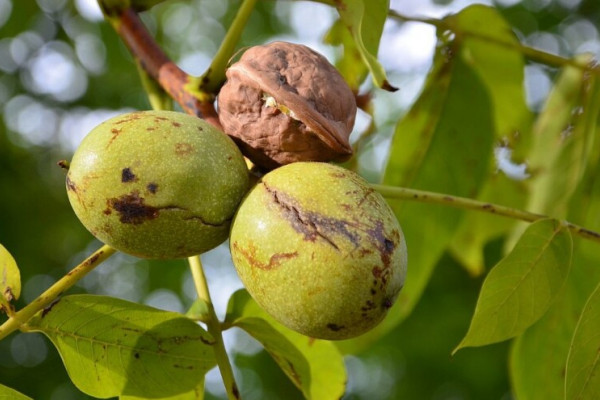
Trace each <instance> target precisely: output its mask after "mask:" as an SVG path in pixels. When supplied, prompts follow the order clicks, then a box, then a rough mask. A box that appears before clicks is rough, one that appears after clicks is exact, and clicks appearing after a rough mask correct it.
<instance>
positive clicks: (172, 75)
mask: <svg viewBox="0 0 600 400" xmlns="http://www.w3.org/2000/svg"><path fill="white" fill-rule="evenodd" d="M108 19H109V20H110V22H111V23H112V25H113V27H114V28H115V30H116V32H117V33H118V34H119V36H121V38H122V39H123V42H124V43H125V45H127V47H128V48H129V50H130V51H131V53H132V55H133V57H134V58H135V59H136V60H137V61H138V62H139V63H140V65H141V67H142V68H143V69H144V70H145V71H146V72H147V73H148V75H150V76H151V77H152V78H153V79H155V80H156V81H157V82H158V83H159V84H160V86H161V87H162V88H163V89H164V90H165V91H166V92H167V93H168V94H169V95H170V96H171V97H172V98H173V99H174V100H175V101H176V102H177V103H179V104H180V105H181V107H182V108H183V110H184V111H185V112H186V113H188V114H191V115H195V116H197V117H199V118H203V119H205V120H206V121H207V122H209V123H210V124H212V125H214V126H216V127H217V128H219V129H221V124H220V122H219V117H218V115H217V112H216V110H215V107H214V104H213V99H214V96H213V95H211V94H208V93H204V92H200V91H197V90H194V89H193V86H192V84H191V83H192V82H191V80H192V78H191V77H190V76H189V75H188V74H186V73H185V72H184V71H183V70H181V68H179V67H178V66H177V65H176V64H175V63H174V62H173V61H171V60H170V59H169V57H168V56H167V55H166V54H165V53H164V52H163V50H162V49H161V48H160V46H159V45H158V44H157V43H156V41H155V40H154V38H153V37H152V36H151V35H150V33H149V32H148V30H147V29H146V27H145V26H144V23H143V22H142V20H141V19H140V17H139V15H138V14H137V13H136V12H135V10H133V9H132V8H126V9H125V10H123V12H122V13H120V14H119V15H118V16H117V17H110V18H108Z"/></svg>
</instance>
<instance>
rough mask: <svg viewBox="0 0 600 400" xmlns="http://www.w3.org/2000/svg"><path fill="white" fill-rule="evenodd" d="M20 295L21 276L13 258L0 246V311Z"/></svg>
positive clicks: (8, 307) (9, 305) (8, 306)
mask: <svg viewBox="0 0 600 400" xmlns="http://www.w3.org/2000/svg"><path fill="white" fill-rule="evenodd" d="M20 295H21V274H20V272H19V267H17V263H16V261H15V259H14V258H13V256H12V255H11V254H10V253H9V252H8V250H6V248H5V247H4V246H2V245H1V244H0V310H2V309H3V308H5V309H7V310H9V309H10V307H12V306H11V304H10V303H11V302H12V301H13V300H17V299H18V298H19V296H20Z"/></svg>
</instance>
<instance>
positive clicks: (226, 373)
mask: <svg viewBox="0 0 600 400" xmlns="http://www.w3.org/2000/svg"><path fill="white" fill-rule="evenodd" d="M188 262H189V264H190V269H191V271H192V277H193V279H194V285H195V286H196V291H197V292H198V298H199V299H200V300H203V301H204V302H205V303H206V305H207V308H208V321H206V327H207V328H208V333H210V334H211V335H212V337H213V339H214V340H215V344H214V350H215V357H216V359H217V365H218V366H219V371H221V377H222V378H223V383H224V384H225V390H226V391H227V397H228V398H229V400H237V399H240V398H241V397H240V392H239V390H238V387H237V384H236V383H235V378H234V376H233V369H232V368H231V364H230V363H229V358H228V357H227V351H226V350H225V343H224V342H223V334H222V331H221V324H220V322H219V319H218V318H217V314H216V313H215V308H214V306H213V304H212V300H211V298H210V292H209V290H208V284H207V283H206V276H205V275H204V269H203V268H202V261H201V260H200V256H193V257H189V258H188Z"/></svg>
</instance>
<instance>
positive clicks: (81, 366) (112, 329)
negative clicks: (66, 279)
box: [28, 295, 216, 398]
mask: <svg viewBox="0 0 600 400" xmlns="http://www.w3.org/2000/svg"><path fill="white" fill-rule="evenodd" d="M28 326H29V328H30V329H32V330H37V331H41V332H43V333H44V334H45V335H46V336H48V337H49V338H50V340H52V343H53V344H54V345H55V346H56V348H57V349H58V351H59V352H60V355H61V357H62V359H63V362H64V364H65V367H66V368H67V372H68V373H69V376H70V378H71V380H72V381H73V383H74V384H75V385H76V386H77V387H78V388H79V389H80V390H81V391H82V392H84V393H87V394H89V395H91V396H95V397H99V398H107V397H114V396H119V395H129V396H139V397H153V398H156V397H168V396H173V395H176V394H180V393H184V392H187V391H190V390H192V389H194V388H195V387H196V385H197V384H198V382H199V381H200V380H201V379H202V378H203V376H204V374H205V373H206V372H207V371H208V370H210V369H211V368H212V367H213V366H214V365H215V364H216V362H215V358H214V354H213V349H212V343H213V339H212V337H211V336H210V335H209V334H208V333H206V332H205V331H204V330H203V329H202V328H201V327H200V326H199V325H197V324H196V323H195V322H193V321H191V320H190V319H188V318H185V317H183V316H182V315H180V314H177V313H173V312H168V311H161V310H157V309H155V308H152V307H148V306H144V305H140V304H136V303H131V302H128V301H124V300H120V299H115V298H111V297H106V296H93V295H73V296H67V297H65V298H63V299H61V300H60V301H58V302H57V303H54V304H53V305H52V306H51V307H49V308H47V309H45V310H43V311H41V312H40V313H38V314H37V315H36V316H35V317H34V318H33V319H32V320H31V321H30V322H29V324H28Z"/></svg>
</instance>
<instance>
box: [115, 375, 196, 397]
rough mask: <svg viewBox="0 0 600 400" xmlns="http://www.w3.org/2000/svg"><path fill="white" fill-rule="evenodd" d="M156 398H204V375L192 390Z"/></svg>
mask: <svg viewBox="0 0 600 400" xmlns="http://www.w3.org/2000/svg"><path fill="white" fill-rule="evenodd" d="M147 399H148V397H137V396H120V397H119V400H147ZM153 399H154V400H204V377H202V378H201V380H200V384H198V386H196V388H195V389H193V390H190V391H189V392H185V393H182V394H176V395H174V396H169V397H161V398H159V399H157V398H153Z"/></svg>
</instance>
